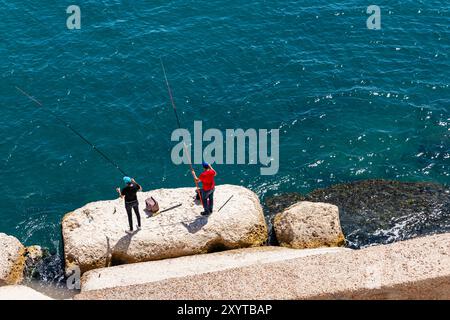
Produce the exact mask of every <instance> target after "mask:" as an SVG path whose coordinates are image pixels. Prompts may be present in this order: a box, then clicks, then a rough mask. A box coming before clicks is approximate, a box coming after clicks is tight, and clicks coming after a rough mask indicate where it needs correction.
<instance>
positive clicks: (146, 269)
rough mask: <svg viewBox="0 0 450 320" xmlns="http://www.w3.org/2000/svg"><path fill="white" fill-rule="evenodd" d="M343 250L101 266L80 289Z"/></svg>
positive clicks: (263, 251)
mask: <svg viewBox="0 0 450 320" xmlns="http://www.w3.org/2000/svg"><path fill="white" fill-rule="evenodd" d="M343 250H344V251H345V250H351V249H346V248H319V249H305V250H295V249H288V248H282V247H269V246H264V247H258V248H246V249H237V250H228V251H224V252H216V253H208V254H200V255H195V256H186V257H179V258H173V259H164V260H158V261H149V262H141V263H134V264H128V265H122V266H115V267H111V268H102V269H96V270H91V271H88V272H86V273H85V274H84V275H83V277H82V279H81V291H90V290H100V289H106V288H117V287H126V286H132V285H140V284H145V283H152V282H158V281H162V280H167V279H172V278H183V277H189V276H193V275H200V274H205V273H210V272H218V271H224V270H231V269H235V268H241V267H247V266H252V265H261V264H265V263H273V262H280V261H286V260H291V259H295V258H301V257H306V256H311V255H319V254H326V253H337V252H341V251H343Z"/></svg>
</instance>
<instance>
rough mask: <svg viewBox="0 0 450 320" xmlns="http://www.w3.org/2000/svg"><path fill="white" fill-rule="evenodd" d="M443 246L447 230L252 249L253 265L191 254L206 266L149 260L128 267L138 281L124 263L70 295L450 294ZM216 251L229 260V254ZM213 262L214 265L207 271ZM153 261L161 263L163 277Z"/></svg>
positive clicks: (448, 242)
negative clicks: (384, 239) (388, 240)
mask: <svg viewBox="0 0 450 320" xmlns="http://www.w3.org/2000/svg"><path fill="white" fill-rule="evenodd" d="M449 248H450V233H446V234H440V235H434V236H427V237H421V238H417V239H413V240H407V241H402V242H397V243H393V244H389V245H379V246H373V247H369V248H365V249H361V250H349V249H344V248H325V249H326V250H332V249H334V250H337V251H334V252H326V253H323V252H322V254H314V255H311V254H310V255H304V256H297V257H295V254H294V256H293V254H292V253H286V256H285V258H284V259H283V258H282V255H283V254H285V253H284V252H280V253H281V255H280V256H278V257H277V259H274V258H273V256H272V257H271V258H269V257H268V256H266V257H263V256H261V253H259V251H256V254H257V255H259V258H261V260H262V261H261V263H260V262H258V259H257V258H255V259H253V261H252V262H251V263H250V265H245V264H244V265H239V259H237V261H238V263H236V265H235V266H234V267H233V268H222V269H219V267H218V265H220V263H221V262H220V261H219V260H220V259H219V258H218V257H217V255H218V254H206V255H203V256H193V257H192V259H197V258H198V259H199V260H198V262H201V263H200V264H198V265H201V264H204V263H206V264H207V265H209V266H208V268H210V269H209V270H205V269H202V268H201V267H199V269H197V268H196V267H195V263H194V262H193V261H186V260H179V259H181V258H178V259H169V260H166V261H164V262H163V261H154V262H148V263H146V264H137V265H135V266H133V268H136V269H132V270H131V271H133V272H138V273H139V275H142V276H143V279H144V281H143V283H139V280H138V279H137V278H136V277H135V276H134V275H130V278H129V282H128V283H127V282H126V270H129V271H130V269H127V268H128V267H131V266H123V268H122V267H117V268H116V267H115V268H111V269H109V270H108V269H107V270H105V269H103V270H98V272H97V270H96V271H93V273H87V274H86V277H83V283H84V286H82V292H81V294H79V295H77V296H75V299H133V300H134V299H185V300H191V299H195V300H207V299H223V300H234V299H242V300H253V299H263V300H269V299H450V250H449ZM281 249H282V248H281ZM248 250H254V249H243V250H241V251H242V252H248V254H249V255H252V253H251V252H250V251H248ZM284 250H287V249H284ZM312 250H313V251H314V250H317V249H312ZM320 250H323V249H320ZM292 251H297V252H299V253H302V252H305V251H310V250H292ZM292 251H290V252H292ZM220 254H224V255H226V256H228V259H227V261H228V262H227V263H228V264H232V263H233V260H234V259H235V258H234V257H233V254H234V253H233V252H223V253H220ZM274 255H275V254H274ZM208 257H210V258H209V259H208ZM246 259H248V257H247V258H246ZM177 260H178V261H179V262H181V263H177V262H176V261H177ZM215 261H218V265H216V266H215V268H216V270H214V269H213V268H211V266H212V265H213V264H214V263H215ZM161 263H164V264H165V265H166V266H167V268H168V269H167V271H168V272H167V274H166V275H164V274H163V273H164V270H163V269H162V268H160V267H162V266H163V265H162V264H161ZM171 263H173V264H174V266H172V267H170V266H171ZM175 266H178V267H179V269H178V272H179V273H178V274H177V276H176V277H171V276H170V273H169V271H172V270H173V268H175ZM171 268H172V269H171ZM183 268H184V269H183ZM155 270H156V271H155ZM196 270H199V272H198V273H196V272H195V271H196ZM131 271H130V273H131ZM153 271H155V276H154V277H153V279H150V278H151V277H152V275H151V273H152V272H153ZM204 271H207V272H204ZM115 274H116V275H117V278H115V277H114V275H115ZM149 274H150V275H149ZM96 277H97V279H95V278H96ZM102 277H104V280H101V279H102ZM124 279H125V280H124ZM108 281H112V282H113V283H112V284H113V286H114V287H109V285H108V283H107V282H108ZM121 281H123V282H122V283H121ZM83 288H85V289H86V288H89V289H92V290H88V291H83Z"/></svg>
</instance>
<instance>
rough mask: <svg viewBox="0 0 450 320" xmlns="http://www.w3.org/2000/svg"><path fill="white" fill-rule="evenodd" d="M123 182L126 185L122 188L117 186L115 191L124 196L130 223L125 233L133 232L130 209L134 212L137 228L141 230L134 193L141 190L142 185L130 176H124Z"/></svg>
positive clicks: (137, 203)
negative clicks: (128, 229)
mask: <svg viewBox="0 0 450 320" xmlns="http://www.w3.org/2000/svg"><path fill="white" fill-rule="evenodd" d="M123 182H124V183H125V184H126V186H125V187H124V188H122V189H120V188H117V189H116V191H117V192H118V193H119V196H120V197H121V198H125V209H126V210H127V214H128V223H129V224H130V231H127V233H131V232H133V216H132V210H134V213H135V214H136V218H137V222H138V227H137V229H138V230H141V215H140V214H139V202H138V199H137V195H136V193H137V192H138V191H141V190H142V187H141V186H140V185H139V184H138V183H137V182H136V181H135V180H134V179H132V178H130V177H124V178H123Z"/></svg>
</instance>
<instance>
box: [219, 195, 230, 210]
mask: <svg viewBox="0 0 450 320" xmlns="http://www.w3.org/2000/svg"><path fill="white" fill-rule="evenodd" d="M231 198H233V195H231V197H229V198H228V200H227V201H226V202H225V203H224V204H223V205H222V206H221V207H220V208H219V210H217V212H219V211H220V210H222V208H223V207H225V205H226V204H227V203H228V201H230V200H231Z"/></svg>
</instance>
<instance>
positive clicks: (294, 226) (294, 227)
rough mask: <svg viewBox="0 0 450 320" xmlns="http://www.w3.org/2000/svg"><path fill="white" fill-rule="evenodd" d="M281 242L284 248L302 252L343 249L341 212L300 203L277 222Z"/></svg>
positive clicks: (330, 207)
mask: <svg viewBox="0 0 450 320" xmlns="http://www.w3.org/2000/svg"><path fill="white" fill-rule="evenodd" d="M274 229H275V234H276V237H277V240H278V242H279V243H280V245H281V246H283V247H289V248H295V249H303V248H318V247H337V246H342V245H344V235H343V233H342V230H341V225H340V222H339V209H338V207H336V206H335V205H332V204H328V203H321V202H308V201H302V202H298V203H296V204H294V205H292V206H291V207H289V208H287V209H286V210H284V211H283V212H281V213H279V214H277V215H276V216H275V219H274Z"/></svg>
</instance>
